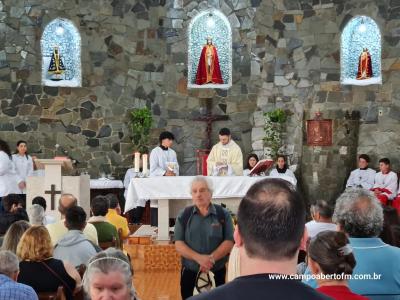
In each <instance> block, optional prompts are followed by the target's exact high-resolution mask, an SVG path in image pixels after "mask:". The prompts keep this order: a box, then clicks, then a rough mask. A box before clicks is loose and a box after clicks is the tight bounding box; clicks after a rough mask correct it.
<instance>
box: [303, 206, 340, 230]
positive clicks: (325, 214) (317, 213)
mask: <svg viewBox="0 0 400 300" xmlns="http://www.w3.org/2000/svg"><path fill="white" fill-rule="evenodd" d="M310 211H311V217H312V221H309V222H307V223H306V228H307V232H308V236H309V237H310V238H313V237H314V236H316V235H317V234H318V233H320V232H321V231H325V230H332V231H336V224H335V223H333V221H332V215H333V208H332V207H331V206H330V205H329V203H328V202H326V201H325V200H318V201H317V202H316V203H315V204H313V205H311V207H310Z"/></svg>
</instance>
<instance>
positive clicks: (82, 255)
mask: <svg viewBox="0 0 400 300" xmlns="http://www.w3.org/2000/svg"><path fill="white" fill-rule="evenodd" d="M85 226H86V213H85V211H84V210H83V208H82V207H80V206H73V207H70V208H68V209H67V212H66V214H65V227H67V228H68V233H67V234H65V235H64V236H63V237H62V238H61V239H60V240H59V241H58V242H57V244H56V245H55V246H54V258H57V259H60V260H62V261H67V262H69V263H70V264H72V265H73V266H75V267H77V266H80V265H82V264H87V262H88V261H89V259H90V258H91V257H92V256H94V255H95V254H96V253H97V252H100V251H101V249H100V248H99V247H98V246H96V245H95V244H93V242H91V241H90V240H88V239H87V238H86V237H85V235H84V234H83V229H84V228H85Z"/></svg>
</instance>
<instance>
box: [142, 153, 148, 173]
mask: <svg viewBox="0 0 400 300" xmlns="http://www.w3.org/2000/svg"><path fill="white" fill-rule="evenodd" d="M142 160H143V173H147V160H148V155H147V154H143V155H142Z"/></svg>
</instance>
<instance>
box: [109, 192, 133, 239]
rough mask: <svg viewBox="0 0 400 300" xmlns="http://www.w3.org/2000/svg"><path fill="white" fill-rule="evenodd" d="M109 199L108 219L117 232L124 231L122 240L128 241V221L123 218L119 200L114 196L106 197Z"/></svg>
mask: <svg viewBox="0 0 400 300" xmlns="http://www.w3.org/2000/svg"><path fill="white" fill-rule="evenodd" d="M106 198H107V199H108V212H107V215H106V219H107V221H108V222H110V223H111V224H112V225H114V226H115V228H117V230H119V229H121V230H122V238H123V239H126V238H127V237H128V236H129V227H128V221H127V220H126V218H124V217H123V216H121V207H120V206H119V202H118V198H117V196H115V195H114V194H108V195H106Z"/></svg>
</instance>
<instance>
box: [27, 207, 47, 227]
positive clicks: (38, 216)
mask: <svg viewBox="0 0 400 300" xmlns="http://www.w3.org/2000/svg"><path fill="white" fill-rule="evenodd" d="M28 215H29V222H30V223H31V225H34V226H40V225H44V224H43V223H44V209H43V207H41V206H40V205H39V204H33V205H32V206H31V207H29V209H28Z"/></svg>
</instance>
